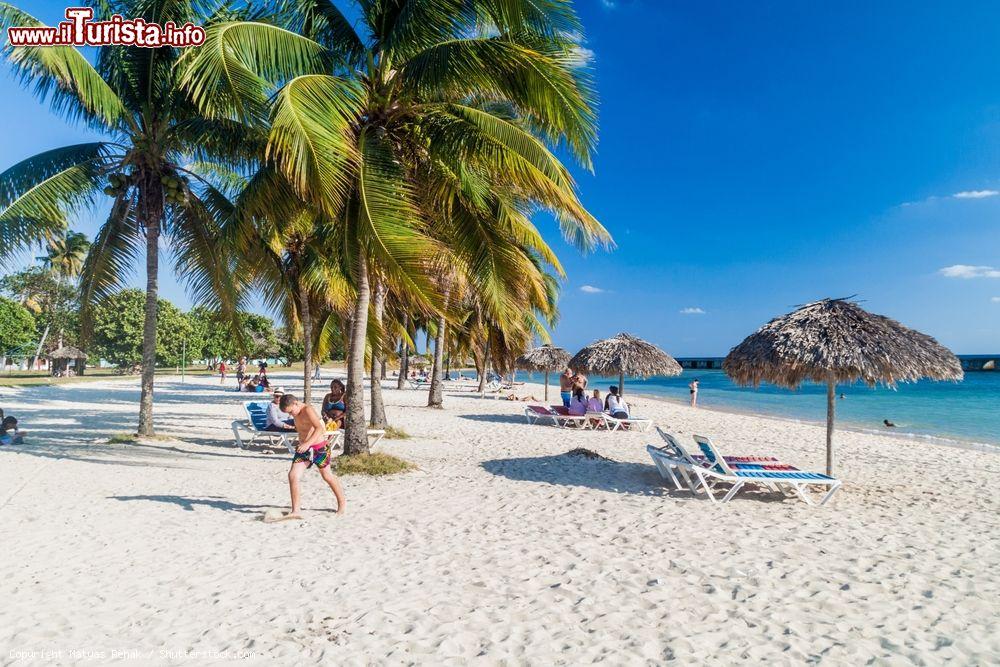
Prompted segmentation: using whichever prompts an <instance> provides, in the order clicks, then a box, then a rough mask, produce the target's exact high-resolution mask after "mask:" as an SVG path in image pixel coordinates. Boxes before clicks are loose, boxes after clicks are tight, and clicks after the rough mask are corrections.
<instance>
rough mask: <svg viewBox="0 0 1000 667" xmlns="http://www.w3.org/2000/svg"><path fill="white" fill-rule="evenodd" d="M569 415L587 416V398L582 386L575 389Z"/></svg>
mask: <svg viewBox="0 0 1000 667" xmlns="http://www.w3.org/2000/svg"><path fill="white" fill-rule="evenodd" d="M569 413H570V414H571V415H573V416H576V417H582V416H584V415H585V414H587V397H586V396H585V395H584V393H583V388H582V387H580V386H576V387H574V388H573V398H571V399H570V401H569Z"/></svg>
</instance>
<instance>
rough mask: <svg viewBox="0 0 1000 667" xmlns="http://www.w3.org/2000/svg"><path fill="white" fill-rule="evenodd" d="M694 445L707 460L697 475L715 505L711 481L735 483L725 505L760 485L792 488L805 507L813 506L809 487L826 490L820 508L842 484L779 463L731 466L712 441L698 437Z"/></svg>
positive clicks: (824, 476)
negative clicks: (749, 487) (748, 487)
mask: <svg viewBox="0 0 1000 667" xmlns="http://www.w3.org/2000/svg"><path fill="white" fill-rule="evenodd" d="M693 437H694V441H695V442H696V443H697V444H698V448H699V449H701V451H702V454H704V456H705V464H706V467H696V468H694V470H693V471H694V472H695V474H696V475H697V476H698V478H699V480H700V481H701V484H702V486H703V487H704V488H705V492H706V493H707V494H708V497H709V499H711V500H712V501H713V502H714V501H716V498H715V494H714V493H713V492H712V486H713V485H712V484H710V483H709V480H710V478H715V479H717V480H725V481H729V482H732V484H733V486H732V488H730V489H729V491H728V492H727V493H726V495H725V496H724V497H723V498H722V502H727V501H729V500H730V499H732V497H733V496H735V495H736V494H737V492H739V490H740V489H741V488H743V486H744V485H745V484H758V485H760V486H766V487H769V488H772V489H775V488H777V489H779V490H783V488H784V487H791V489H792V490H793V491H794V492H795V494H796V495H797V496H798V497H799V498H801V499H802V500H803V501H804V502H805V503H806V504H808V505H812V504H814V503H813V500H812V499H811V498H810V497H809V495H808V494H807V493H806V489H807V488H808V487H809V486H823V487H826V488H827V492H826V494H825V495H824V496H823V497H822V498H821V500H820V501H819V504H820V505H825V504H826V503H827V501H828V500H830V498H832V497H833V494H835V493H836V492H837V490H838V489H839V488H840V486H841V484H842V482H841V481H840V480H839V479H834V478H833V477H829V476H827V475H823V474H821V473H818V472H805V471H803V470H799V469H798V468H796V467H795V466H791V465H787V464H783V463H777V462H753V463H729V462H728V461H726V459H725V457H723V456H722V455H721V454H720V453H719V450H718V449H716V447H715V445H714V444H713V443H712V441H711V440H710V439H709V438H707V437H705V436H703V435H695V436H693Z"/></svg>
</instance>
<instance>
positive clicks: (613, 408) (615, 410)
mask: <svg viewBox="0 0 1000 667" xmlns="http://www.w3.org/2000/svg"><path fill="white" fill-rule="evenodd" d="M604 410H605V411H606V412H607V413H608V414H609V415H611V416H612V417H614V418H615V419H628V416H629V410H628V403H626V402H625V399H624V398H622V397H621V396H619V395H618V387H616V386H615V385H611V386H610V387H608V397H607V398H606V399H604Z"/></svg>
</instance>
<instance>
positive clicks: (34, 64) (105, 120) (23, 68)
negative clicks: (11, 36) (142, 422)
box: [0, 2, 125, 128]
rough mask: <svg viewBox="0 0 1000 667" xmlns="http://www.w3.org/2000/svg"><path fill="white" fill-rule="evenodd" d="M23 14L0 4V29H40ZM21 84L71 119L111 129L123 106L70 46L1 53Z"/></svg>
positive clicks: (7, 48) (11, 49) (10, 48)
mask: <svg viewBox="0 0 1000 667" xmlns="http://www.w3.org/2000/svg"><path fill="white" fill-rule="evenodd" d="M43 25H44V24H43V23H42V22H41V21H39V20H38V19H36V18H35V17H34V16H32V15H30V14H28V13H27V12H24V11H21V10H20V9H18V8H17V7H14V6H13V5H10V4H8V3H5V2H0V30H2V31H3V32H6V31H7V28H9V27H11V26H43ZM2 52H3V53H4V54H5V55H6V56H7V58H8V59H9V60H10V63H11V65H12V66H13V68H14V71H15V73H16V74H17V75H18V76H19V78H20V79H21V81H22V83H25V84H27V83H33V84H34V87H35V94H36V95H37V96H38V97H39V98H40V99H43V100H44V99H45V98H46V97H48V96H49V95H51V96H52V107H53V109H55V111H56V112H58V113H65V114H67V115H68V116H69V117H71V118H84V119H86V120H87V121H89V122H91V123H93V124H95V125H97V126H99V127H103V128H114V127H115V126H117V124H118V122H119V120H121V118H122V116H123V115H124V113H125V107H124V105H123V104H122V101H121V99H120V98H119V97H118V95H117V94H115V92H114V90H112V88H111V87H110V86H109V85H108V84H107V82H105V81H104V79H102V78H101V75H100V74H98V72H97V70H96V69H94V66H93V65H91V64H90V62H89V61H88V60H87V59H86V58H85V57H84V55H83V54H82V53H81V52H80V51H78V50H77V49H75V48H73V47H70V46H46V47H38V46H20V47H16V48H15V47H13V46H11V45H10V43H9V42H8V44H7V45H6V46H4V48H3V51H2Z"/></svg>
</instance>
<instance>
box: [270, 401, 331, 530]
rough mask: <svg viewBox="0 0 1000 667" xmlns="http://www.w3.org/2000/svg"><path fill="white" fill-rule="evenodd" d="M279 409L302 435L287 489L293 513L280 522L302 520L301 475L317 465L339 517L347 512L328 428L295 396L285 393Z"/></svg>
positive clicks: (313, 411)
mask: <svg viewBox="0 0 1000 667" xmlns="http://www.w3.org/2000/svg"><path fill="white" fill-rule="evenodd" d="M278 407H279V409H280V410H281V411H282V412H284V413H287V414H289V415H291V416H292V419H294V420H295V430H296V431H298V434H299V445H298V447H296V448H295V455H294V456H293V457H292V467H291V469H290V470H289V471H288V490H289V492H290V494H291V497H292V511H291V512H289V513H288V514H285V515H283V516H281V517H280V519H278V520H286V519H301V518H302V514H301V511H302V506H301V504H300V497H299V496H300V493H299V484H300V483H301V481H302V475H303V473H305V471H306V470H308V469H309V468H311V467H313V466H316V470H317V471H319V474H320V476H321V477H322V478H323V481H324V482H326V483H327V485H329V487H330V490H331V491H333V495H334V497H335V498H336V499H337V514H343V513H344V490H343V488H342V487H341V486H340V480H338V479H337V477H336V476H335V475H334V474H333V473H332V472H331V471H330V460H331V458H332V456H331V454H330V444H329V442H328V441H327V437H326V425H324V424H323V420H322V419H320V417H319V414H318V413H317V412H316V410H315V408H313V407H312V406H311V405H306V404H305V403H302V402H301V401H299V399H298V398H296V397H295V396H293V395H292V394H285V395H284V396H282V397H281V401H280V402H279V403H278Z"/></svg>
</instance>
